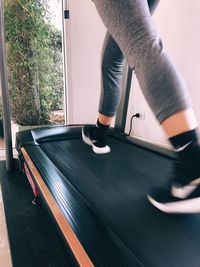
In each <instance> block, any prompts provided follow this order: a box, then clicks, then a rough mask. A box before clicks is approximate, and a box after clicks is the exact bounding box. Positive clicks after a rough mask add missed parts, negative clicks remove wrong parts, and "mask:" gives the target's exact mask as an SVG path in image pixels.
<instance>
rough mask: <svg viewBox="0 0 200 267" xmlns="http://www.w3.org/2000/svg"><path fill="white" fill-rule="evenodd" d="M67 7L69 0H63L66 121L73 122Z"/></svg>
mask: <svg viewBox="0 0 200 267" xmlns="http://www.w3.org/2000/svg"><path fill="white" fill-rule="evenodd" d="M66 9H68V10H70V8H69V4H68V3H67V0H62V17H63V53H64V105H65V122H66V123H67V124H71V123H73V99H72V97H73V94H72V70H71V34H70V19H64V10H66Z"/></svg>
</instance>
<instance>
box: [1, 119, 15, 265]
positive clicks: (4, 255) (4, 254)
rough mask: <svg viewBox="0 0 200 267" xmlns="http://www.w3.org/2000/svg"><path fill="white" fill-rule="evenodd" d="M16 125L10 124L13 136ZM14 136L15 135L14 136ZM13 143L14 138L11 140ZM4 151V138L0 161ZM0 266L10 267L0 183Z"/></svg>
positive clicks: (3, 157)
mask: <svg viewBox="0 0 200 267" xmlns="http://www.w3.org/2000/svg"><path fill="white" fill-rule="evenodd" d="M17 130H18V129H17V127H16V126H15V125H14V124H12V132H14V134H13V136H15V132H16V131H17ZM14 138H15V137H14ZM13 144H14V140H13ZM5 155H6V152H5V142H4V139H2V138H1V139H0V161H2V160H5V158H6V156H5ZM14 156H16V152H15V151H14ZM0 266H4V267H12V261H11V255H10V247H9V241H8V233H7V227H6V221H5V213H4V205H3V200H2V192H1V185H0Z"/></svg>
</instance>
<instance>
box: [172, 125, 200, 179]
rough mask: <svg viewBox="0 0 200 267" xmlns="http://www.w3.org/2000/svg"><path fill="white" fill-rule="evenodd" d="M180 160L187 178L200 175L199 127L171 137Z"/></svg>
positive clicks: (181, 167) (182, 170)
mask: <svg viewBox="0 0 200 267" xmlns="http://www.w3.org/2000/svg"><path fill="white" fill-rule="evenodd" d="M169 141H170V142H171V144H172V145H173V147H174V149H175V152H176V154H177V155H178V158H179V161H180V169H181V172H182V174H183V175H184V176H186V177H185V178H186V179H187V177H188V178H189V179H191V178H193V177H197V176H199V177H200V144H199V137H198V129H193V130H191V131H187V132H184V133H182V134H179V135H176V136H173V137H171V138H169Z"/></svg>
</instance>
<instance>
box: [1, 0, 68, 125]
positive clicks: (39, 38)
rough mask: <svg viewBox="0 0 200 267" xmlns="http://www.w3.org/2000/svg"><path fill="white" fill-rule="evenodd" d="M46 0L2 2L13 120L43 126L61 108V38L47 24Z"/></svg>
mask: <svg viewBox="0 0 200 267" xmlns="http://www.w3.org/2000/svg"><path fill="white" fill-rule="evenodd" d="M48 1H49V0H4V18H5V34H6V49H7V63H8V80H9V89H10V98H11V114H12V119H13V120H14V121H15V122H16V123H18V124H21V125H38V124H46V123H47V121H48V118H49V114H50V112H51V111H53V110H57V109H62V108H63V64H62V35H61V32H60V31H59V30H58V29H56V28H55V27H54V26H53V25H52V24H51V21H50V14H49V6H48Z"/></svg>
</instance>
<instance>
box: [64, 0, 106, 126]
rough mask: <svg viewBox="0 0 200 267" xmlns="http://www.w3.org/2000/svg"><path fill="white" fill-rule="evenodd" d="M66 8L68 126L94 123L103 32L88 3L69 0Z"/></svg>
mask: <svg viewBox="0 0 200 267" xmlns="http://www.w3.org/2000/svg"><path fill="white" fill-rule="evenodd" d="M69 9H70V25H69V26H70V27H69V30H70V32H68V33H67V34H68V38H70V50H71V51H68V53H70V62H69V68H70V70H69V72H70V73H71V77H70V78H71V82H70V85H71V86H70V87H71V88H70V101H71V103H69V104H70V110H69V112H70V114H69V115H70V116H69V117H70V121H69V123H94V122H95V121H96V117H97V112H98V99H99V95H100V58H101V49H102V42H103V39H104V36H105V32H106V30H105V28H104V26H103V23H102V22H101V20H100V19H99V17H98V15H97V12H96V9H95V6H94V4H93V2H92V1H91V0H84V1H80V0H71V1H69Z"/></svg>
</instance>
